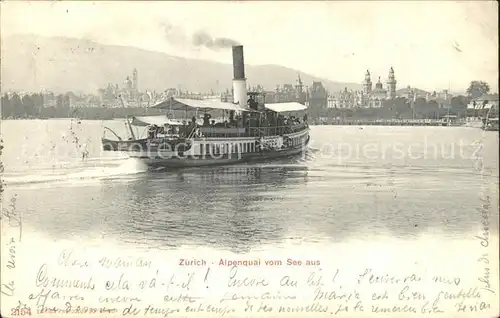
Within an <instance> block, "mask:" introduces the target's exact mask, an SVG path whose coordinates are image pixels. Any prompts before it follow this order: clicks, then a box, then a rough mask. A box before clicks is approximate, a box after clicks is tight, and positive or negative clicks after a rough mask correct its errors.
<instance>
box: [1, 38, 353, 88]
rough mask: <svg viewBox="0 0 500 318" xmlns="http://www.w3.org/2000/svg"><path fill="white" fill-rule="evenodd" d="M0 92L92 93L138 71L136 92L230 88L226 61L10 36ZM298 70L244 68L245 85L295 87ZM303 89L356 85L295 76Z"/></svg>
mask: <svg viewBox="0 0 500 318" xmlns="http://www.w3.org/2000/svg"><path fill="white" fill-rule="evenodd" d="M1 46H2V51H1V53H2V54H1V58H2V63H1V75H2V77H1V78H2V81H1V82H2V86H1V89H2V91H6V90H14V91H40V90H41V89H48V90H52V91H54V92H66V91H74V92H80V93H96V91H97V89H98V88H104V87H105V86H107V84H108V83H113V84H115V83H117V84H119V85H122V83H123V82H124V80H125V78H126V76H128V75H130V74H131V73H132V69H133V68H137V70H138V72H139V89H140V90H142V91H144V90H146V89H154V90H157V91H163V90H165V89H166V88H171V87H173V88H177V87H182V88H183V89H187V90H189V91H193V92H205V91H209V90H210V89H213V90H215V91H220V90H225V89H226V88H231V79H232V65H231V64H229V63H231V62H232V61H228V62H229V63H228V64H223V63H218V62H211V61H206V60H196V59H187V58H182V57H176V56H171V55H168V54H164V53H160V52H153V51H146V50H142V49H138V48H134V47H125V46H115V45H104V44H100V43H97V42H93V41H89V40H84V39H73V38H61V37H39V36H32V35H15V36H8V37H5V38H2V43H1ZM298 72H299V71H298V70H294V69H291V68H287V67H283V66H279V65H247V66H246V75H247V77H248V81H249V84H250V85H256V84H260V85H262V86H264V87H265V88H266V89H274V88H275V87H276V85H277V84H280V85H282V84H285V83H290V84H295V81H296V78H297V73H298ZM300 74H301V77H302V79H303V82H304V84H305V85H311V84H312V81H313V80H314V81H321V82H322V83H323V85H324V86H325V87H326V88H327V89H328V90H329V91H339V90H341V89H343V88H344V87H348V89H359V88H360V87H361V85H360V84H356V83H341V82H334V81H329V80H326V79H322V78H318V77H315V76H312V75H309V74H306V73H303V72H300Z"/></svg>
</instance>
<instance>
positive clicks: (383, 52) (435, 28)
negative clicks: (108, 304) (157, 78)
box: [1, 1, 498, 92]
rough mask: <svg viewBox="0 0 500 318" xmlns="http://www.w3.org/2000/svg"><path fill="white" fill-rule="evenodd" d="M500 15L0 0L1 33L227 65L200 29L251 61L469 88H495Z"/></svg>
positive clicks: (337, 4)
mask: <svg viewBox="0 0 500 318" xmlns="http://www.w3.org/2000/svg"><path fill="white" fill-rule="evenodd" d="M497 12H498V4H497V2H496V1H491V2H487V1H473V2H466V1H460V2H452V1H414V2H413V1H398V2H396V1H380V2H379V1H346V2H343V1H326V2H323V1H308V2H301V1H293V2H285V1H259V2H251V1H245V2H229V1H227V2H215V1H207V2H196V1H193V2H189V1H184V2H173V1H172V2H171V1H163V2H142V3H139V2H132V1H126V2H122V1H119V2H118V1H116V2H114V1H110V2H106V1H95V2H91V1H86V2H76V1H75V2H73V1H71V2H65V1H63V2H28V1H22V2H14V1H6V2H4V1H2V3H1V33H2V36H3V35H13V34H34V35H42V36H65V37H74V38H85V39H88V40H93V41H96V42H100V43H103V44H114V45H125V46H134V47H138V48H142V49H146V50H151V51H159V52H164V53H168V54H171V55H176V56H183V57H189V58H198V59H207V60H215V61H220V62H224V63H228V61H229V62H230V61H231V51H230V49H215V48H213V47H212V48H207V47H205V46H203V45H195V43H193V35H194V34H200V32H202V33H203V34H204V38H205V39H206V38H207V37H210V38H226V39H232V40H234V41H237V42H238V43H240V44H242V45H244V51H245V62H246V63H247V64H279V65H283V66H286V67H290V68H294V69H298V70H301V71H303V72H306V73H309V74H312V75H315V76H318V77H323V78H327V79H330V80H334V81H341V82H353V83H361V82H362V81H363V79H364V74H365V72H366V70H367V69H368V70H370V73H371V74H372V82H376V81H377V79H378V77H379V76H380V77H381V79H382V81H383V82H385V80H386V78H387V75H388V72H389V69H390V67H391V66H392V67H393V68H394V71H395V75H396V80H397V81H398V85H397V86H398V88H402V87H406V86H407V85H411V86H412V87H418V88H421V89H425V90H441V89H451V91H453V92H463V91H465V89H466V88H467V86H468V83H469V82H470V81H472V80H482V81H486V82H487V83H488V84H490V86H491V89H492V91H495V92H497V91H498V17H497ZM230 42H231V41H229V42H228V41H225V42H224V41H223V42H222V43H230ZM196 43H198V44H199V42H196Z"/></svg>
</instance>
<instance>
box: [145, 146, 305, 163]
mask: <svg viewBox="0 0 500 318" xmlns="http://www.w3.org/2000/svg"><path fill="white" fill-rule="evenodd" d="M306 146H307V143H306V144H304V146H298V147H294V148H288V149H282V150H274V151H273V150H271V151H263V152H256V153H247V154H231V155H224V156H221V157H219V158H216V157H212V156H205V157H203V156H186V157H179V156H175V155H173V156H172V157H170V158H159V157H157V158H150V157H136V158H139V159H141V161H143V162H144V163H145V164H147V165H148V166H150V167H155V168H159V167H165V168H189V167H203V166H219V165H230V164H238V163H245V162H261V161H267V160H273V159H279V158H289V157H292V156H298V155H300V154H305V152H306V151H307V147H306Z"/></svg>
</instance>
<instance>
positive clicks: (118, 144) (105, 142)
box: [101, 138, 147, 151]
mask: <svg viewBox="0 0 500 318" xmlns="http://www.w3.org/2000/svg"><path fill="white" fill-rule="evenodd" d="M146 141H147V139H139V140H120V141H118V140H111V139H106V138H101V143H102V150H103V151H125V150H127V149H128V148H129V147H130V146H132V145H135V144H137V143H140V144H143V143H146Z"/></svg>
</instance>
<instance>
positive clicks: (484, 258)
mask: <svg viewBox="0 0 500 318" xmlns="http://www.w3.org/2000/svg"><path fill="white" fill-rule="evenodd" d="M481 201H483V203H482V205H481V207H480V208H478V209H477V211H478V212H479V214H480V217H481V224H482V228H481V235H479V236H475V238H477V239H478V240H479V242H480V244H481V246H482V247H483V248H485V249H487V248H488V246H489V245H490V243H489V238H490V222H489V208H490V197H489V196H486V198H481ZM477 261H478V262H479V263H482V264H483V265H484V267H483V273H482V276H480V277H479V278H478V279H477V280H478V281H479V282H480V283H481V285H482V287H481V289H483V290H485V291H488V292H490V293H492V294H494V293H495V292H494V291H493V289H492V288H491V283H490V267H489V264H490V259H489V254H488V251H487V250H486V251H485V252H483V253H482V254H481V256H480V257H479V258H478V260H477Z"/></svg>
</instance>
